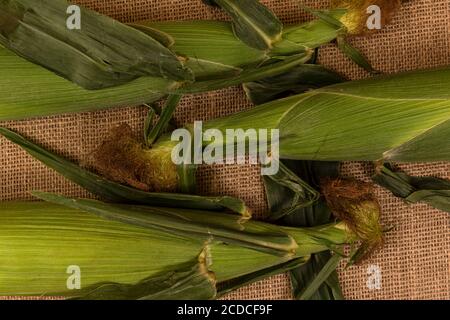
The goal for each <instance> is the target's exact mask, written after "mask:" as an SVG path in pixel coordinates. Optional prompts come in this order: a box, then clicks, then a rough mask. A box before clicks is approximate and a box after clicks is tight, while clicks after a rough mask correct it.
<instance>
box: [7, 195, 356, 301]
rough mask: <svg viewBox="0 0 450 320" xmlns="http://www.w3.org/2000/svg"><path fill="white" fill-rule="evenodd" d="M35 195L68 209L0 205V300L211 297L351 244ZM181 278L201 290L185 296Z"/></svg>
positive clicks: (198, 214)
mask: <svg viewBox="0 0 450 320" xmlns="http://www.w3.org/2000/svg"><path fill="white" fill-rule="evenodd" d="M37 195H38V196H39V197H41V198H45V199H47V200H50V201H53V202H59V203H64V205H67V206H69V207H72V208H67V207H62V206H59V205H54V204H49V203H43V202H29V203H2V204H1V205H0V211H1V214H0V221H1V223H0V228H1V230H2V232H1V233H0V239H1V241H0V243H1V245H0V256H1V260H2V261H3V263H2V265H1V266H0V278H1V281H0V294H2V295H42V294H45V295H53V294H58V295H63V296H68V297H70V296H72V297H81V298H82V297H83V296H85V295H87V297H89V296H90V297H92V298H95V297H97V298H98V297H108V298H113V297H117V295H121V297H122V298H137V297H136V296H135V294H136V293H139V295H141V294H142V296H141V297H139V298H145V297H147V298H162V297H164V298H169V297H170V298H172V299H173V298H184V299H186V298H198V297H202V298H205V297H206V296H208V297H211V298H213V297H214V292H215V291H214V287H213V286H212V285H211V284H215V283H216V282H217V283H218V284H220V283H226V281H229V280H231V281H232V283H233V284H234V285H235V286H236V285H238V284H239V283H246V281H250V279H251V277H252V276H253V277H255V279H259V278H261V277H263V276H264V273H263V272H265V271H267V272H268V274H271V273H273V272H276V270H285V268H289V267H292V264H294V265H299V264H300V263H301V262H302V261H304V260H305V259H307V257H308V256H309V255H310V254H311V253H313V252H318V251H322V250H326V249H327V248H328V247H329V246H330V245H331V244H334V245H341V244H344V243H351V242H353V241H355V240H357V239H356V238H355V237H354V235H353V234H352V233H351V232H350V231H349V230H348V229H347V228H345V226H343V225H342V224H330V225H327V226H321V227H317V228H311V229H295V228H285V227H278V226H272V225H268V224H264V223H260V222H254V221H249V222H247V223H245V224H240V223H239V222H238V221H237V219H236V217H234V216H233V215H224V214H219V215H216V214H215V213H213V212H207V211H189V210H177V209H169V208H165V209H161V208H159V209H158V208H152V207H137V206H125V205H112V204H104V203H101V202H97V201H93V200H82V199H79V200H75V199H67V198H64V197H61V196H56V195H51V194H42V193H38V194H37ZM75 208H83V209H82V211H87V212H90V213H93V214H94V215H91V214H88V213H83V212H81V211H80V210H79V209H75ZM101 216H102V217H107V218H108V220H106V219H103V218H101ZM205 216H206V217H208V219H207V220H205V219H204V218H205ZM230 235H232V238H229V236H230ZM235 236H236V237H235ZM265 237H267V238H265ZM228 240H231V241H230V242H229V241H228ZM266 240H267V241H266ZM205 244H206V247H205ZM202 254H203V255H202ZM199 258H200V260H199ZM206 258H207V259H209V260H204V259H206ZM302 259H303V260H302ZM289 261H291V262H292V264H291V265H290V266H289V265H288V264H287V263H288V262H289ZM69 266H78V267H79V269H80V275H81V278H80V279H81V287H82V290H85V291H79V290H68V289H67V287H66V286H67V280H68V277H69V276H70V274H67V273H66V272H67V271H66V270H67V269H68V267H69ZM205 266H206V268H205ZM170 275H171V276H170ZM158 279H159V281H158ZM193 279H194V280H195V282H196V283H197V284H195V283H194V282H193V281H194V280H193ZM214 279H215V280H214ZM185 281H190V283H192V286H194V287H196V288H197V289H198V290H202V292H197V293H196V294H194V293H195V292H193V291H192V290H191V289H192V288H189V286H185V285H183V283H185ZM232 287H233V285H230V284H229V285H228V287H227V286H225V288H232ZM131 288H134V289H136V290H137V291H133V290H131ZM200 288H203V289H200ZM224 290H227V289H224ZM169 293H170V294H174V295H173V296H171V295H169ZM166 294H167V295H166ZM130 295H132V296H131V297H130Z"/></svg>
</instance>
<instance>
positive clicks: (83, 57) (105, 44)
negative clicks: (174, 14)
mask: <svg viewBox="0 0 450 320" xmlns="http://www.w3.org/2000/svg"><path fill="white" fill-rule="evenodd" d="M69 6H70V3H68V2H67V1H65V0H41V1H35V0H2V1H0V21H1V23H0V44H3V45H4V46H5V47H7V48H8V49H10V50H12V51H14V52H15V53H17V54H18V55H20V56H22V57H24V58H26V59H28V60H30V61H32V62H34V63H37V64H39V65H41V66H43V67H45V68H47V69H49V70H51V71H53V72H55V73H57V74H58V75H61V76H63V77H64V78H66V79H69V80H71V81H72V82H74V83H76V84H78V85H80V86H81V87H83V88H85V89H101V88H107V87H112V86H116V85H120V84H124V83H127V82H130V81H131V80H133V79H136V78H138V77H141V76H156V77H163V78H167V79H171V80H176V81H186V80H189V81H191V80H194V76H193V74H192V72H191V71H190V70H189V69H187V68H185V67H184V66H183V65H182V63H181V62H180V60H179V59H178V57H177V56H176V55H175V54H174V53H173V52H171V51H170V50H169V49H168V48H166V47H164V46H163V45H162V44H161V43H160V42H158V41H157V40H155V39H153V38H152V37H151V36H149V35H148V34H146V33H143V32H141V31H138V30H137V29H134V28H132V27H130V26H127V25H125V24H122V23H119V22H118V21H115V20H113V19H111V18H109V17H106V16H103V15H100V14H98V13H95V12H93V11H90V10H87V9H83V8H81V15H80V17H81V19H80V20H81V25H80V28H79V29H73V30H72V29H69V28H68V26H67V23H68V22H67V20H68V19H69V14H68V13H67V10H68V8H69ZM33 44H34V45H33Z"/></svg>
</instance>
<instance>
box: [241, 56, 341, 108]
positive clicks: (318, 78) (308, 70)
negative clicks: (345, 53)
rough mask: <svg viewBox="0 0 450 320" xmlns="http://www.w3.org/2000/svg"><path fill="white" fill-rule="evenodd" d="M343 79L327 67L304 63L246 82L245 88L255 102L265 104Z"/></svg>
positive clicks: (248, 95)
mask: <svg viewBox="0 0 450 320" xmlns="http://www.w3.org/2000/svg"><path fill="white" fill-rule="evenodd" d="M343 81H344V79H343V78H342V77H341V76H340V75H338V74H337V73H335V72H333V71H331V70H329V69H327V68H325V67H322V66H319V65H314V64H303V65H299V66H297V67H295V68H293V69H291V70H289V71H287V72H285V73H282V74H279V75H276V76H274V77H269V78H265V79H261V80H258V81H255V82H249V83H245V84H244V90H245V92H246V94H247V97H248V98H249V99H250V100H251V101H252V102H253V103H255V104H263V103H266V102H269V101H272V100H276V99H280V98H284V97H286V96H289V95H292V94H299V93H303V92H305V91H308V90H311V89H318V88H321V87H324V86H328V85H332V84H335V83H340V82H343Z"/></svg>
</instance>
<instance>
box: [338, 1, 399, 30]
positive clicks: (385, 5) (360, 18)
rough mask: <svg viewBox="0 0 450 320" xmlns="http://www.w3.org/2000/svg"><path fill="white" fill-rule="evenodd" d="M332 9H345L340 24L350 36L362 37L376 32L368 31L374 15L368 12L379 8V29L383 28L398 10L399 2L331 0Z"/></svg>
mask: <svg viewBox="0 0 450 320" xmlns="http://www.w3.org/2000/svg"><path fill="white" fill-rule="evenodd" d="M331 5H332V7H334V8H345V9H347V10H348V11H347V14H345V15H344V16H343V17H342V18H341V22H342V23H343V24H344V25H345V26H346V28H347V31H348V32H349V34H351V35H363V34H367V33H369V32H373V31H378V30H377V29H376V28H375V29H369V28H368V26H367V23H368V19H369V18H370V15H371V14H376V13H375V12H373V11H372V10H370V9H371V8H372V7H373V6H378V7H379V8H380V14H381V17H380V22H381V25H380V27H381V28H383V27H385V26H386V25H387V24H389V22H390V21H391V19H392V17H393V16H394V14H395V12H396V11H397V10H398V9H399V8H400V5H401V0H333V1H332V2H331Z"/></svg>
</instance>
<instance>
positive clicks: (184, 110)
mask: <svg viewBox="0 0 450 320" xmlns="http://www.w3.org/2000/svg"><path fill="white" fill-rule="evenodd" d="M75 2H77V3H79V4H82V5H85V6H87V7H89V8H91V9H94V10H97V11H99V12H102V13H104V14H107V15H110V16H112V17H114V18H116V19H118V20H120V21H124V22H131V21H137V20H144V19H151V20H155V21H162V20H189V19H224V18H225V15H224V14H223V13H221V12H220V11H218V10H216V9H213V8H210V7H207V6H205V5H203V4H202V3H201V1H200V0H180V1H176V2H174V1H169V0H78V1H75ZM262 2H263V3H265V4H266V5H268V6H269V7H270V8H271V9H273V10H274V12H275V13H276V14H277V16H279V17H280V18H281V20H282V21H283V22H284V23H287V24H289V23H296V22H299V21H304V20H306V19H308V18H309V17H310V16H308V15H306V14H305V13H304V12H302V10H301V9H300V8H299V6H298V4H297V1H277V0H265V1H262ZM302 3H303V4H305V5H308V6H310V7H315V8H325V7H326V6H327V5H329V1H325V0H320V1H313V0H307V1H306V0H302ZM449 6H450V1H449V0H414V1H408V2H406V3H404V4H403V6H402V9H401V10H400V12H399V13H398V14H397V15H396V17H394V19H393V21H392V22H391V24H390V25H389V26H388V27H386V28H384V29H383V30H382V31H381V32H379V33H376V34H374V35H372V36H371V37H370V38H355V39H353V40H352V43H353V44H354V45H355V46H356V47H358V48H361V49H362V51H363V52H364V53H365V54H366V55H367V56H368V58H369V60H370V61H371V62H372V63H373V65H374V67H375V69H377V70H381V71H384V72H398V71H403V70H413V69H418V68H427V67H433V66H444V65H449V64H450V32H449V31H450V30H449V28H450V14H449V12H450V11H449ZM320 61H321V62H322V63H323V64H325V65H326V66H328V67H331V68H332V69H334V70H337V71H339V72H341V73H342V74H345V75H346V76H348V77H350V78H351V79H360V78H363V77H366V76H367V74H366V73H365V72H364V71H363V70H361V69H359V68H358V67H356V66H355V65H354V64H353V63H352V62H350V61H349V60H347V59H346V58H345V57H343V55H342V54H341V53H340V52H338V50H337V49H335V48H334V47H333V46H327V47H325V48H323V49H322V50H321V53H320ZM18 94H20V92H19V93H18ZM250 107H251V105H250V104H249V103H248V102H247V101H246V100H245V97H244V93H243V92H242V90H241V89H238V88H230V89H226V90H221V91H217V92H211V93H206V94H201V95H196V96H186V97H184V99H183V101H182V103H181V106H180V107H179V109H178V111H177V114H176V120H177V123H178V124H179V125H182V124H184V123H190V122H193V121H194V120H207V119H212V118H216V117H219V116H224V115H228V114H231V113H234V112H236V111H239V110H242V109H245V108H250ZM145 115H146V109H145V108H142V107H140V108H123V109H116V110H109V111H99V112H93V113H82V114H72V115H63V116H55V117H47V118H41V119H35V120H26V121H17V122H3V123H0V125H1V126H6V127H8V128H11V129H15V130H17V131H18V132H20V133H22V134H24V135H25V136H27V137H28V138H31V139H33V140H34V141H36V142H38V143H40V144H42V145H44V146H46V147H48V148H50V149H51V150H55V151H57V152H58V153H60V154H62V155H65V156H67V157H68V158H70V159H73V160H78V161H82V160H84V159H86V158H88V155H89V153H90V152H92V150H94V148H95V147H96V146H98V145H99V144H100V143H101V142H102V141H103V140H104V139H105V138H106V137H107V134H108V131H109V130H110V129H111V128H112V127H115V126H117V125H118V124H120V123H123V122H126V123H129V124H130V125H131V126H132V128H133V130H135V131H136V134H141V132H142V127H143V122H144V118H145ZM0 149H1V155H2V156H1V157H0V181H1V182H2V183H1V184H0V197H1V200H12V199H31V196H30V194H29V193H28V192H29V191H30V190H42V191H52V192H59V193H62V194H65V195H69V196H89V195H88V194H87V193H86V192H85V191H83V190H81V189H80V188H79V187H77V186H75V185H73V184H72V183H70V182H68V181H66V180H65V179H64V178H62V177H60V176H59V175H58V174H56V173H54V172H53V171H52V170H50V169H47V168H45V167H44V166H43V165H42V164H40V163H39V162H38V161H36V160H34V159H32V158H31V157H30V156H28V155H26V154H25V152H23V151H22V150H20V149H19V148H18V147H17V146H13V145H12V144H11V143H9V142H7V141H6V139H4V138H1V139H0ZM401 168H402V169H403V170H405V171H406V172H408V173H410V174H413V175H435V176H439V177H444V178H450V164H449V163H444V162H442V163H432V164H431V163H428V164H408V165H402V166H401ZM342 169H343V174H344V175H345V176H349V177H355V178H358V179H361V180H365V181H369V177H370V175H371V174H372V168H371V166H369V165H367V164H363V163H345V164H344V165H343V168H342ZM259 174H260V170H259V168H258V167H257V166H250V165H248V166H247V165H242V166H238V165H230V166H226V167H225V166H213V167H207V166H204V167H202V168H201V170H200V171H199V173H198V179H199V182H200V185H199V189H200V190H199V191H200V192H201V193H202V194H205V195H217V194H226V195H230V196H237V197H240V198H242V199H243V200H245V201H246V202H247V204H248V205H249V206H250V208H251V209H252V210H253V211H254V212H255V214H262V213H263V212H264V211H265V210H266V209H267V208H266V199H265V196H264V190H263V186H262V183H261V179H260V176H259ZM375 191H376V194H377V196H378V199H379V201H380V204H381V209H382V216H381V218H382V223H383V224H384V225H395V229H394V230H393V231H391V232H390V233H389V234H387V235H386V238H385V245H384V247H383V250H381V251H379V252H377V253H376V254H374V255H373V256H371V258H370V259H369V260H367V261H364V262H363V263H362V264H361V265H358V266H355V267H352V268H350V269H348V270H345V271H343V268H341V269H340V279H341V284H342V287H343V291H344V295H345V297H346V298H348V299H450V272H449V255H450V236H449V232H448V231H449V227H450V215H448V213H443V212H440V211H438V210H435V209H432V208H431V207H428V206H426V205H422V204H418V205H406V204H404V203H403V202H402V201H401V200H400V199H397V198H394V197H392V196H391V195H390V193H388V192H387V191H384V190H382V189H381V188H379V187H376V189H375ZM370 265H376V266H378V267H379V268H380V270H381V272H382V273H381V275H382V287H381V289H380V290H370V289H369V288H368V287H367V280H368V276H369V275H368V274H367V271H368V267H369V266H370ZM226 298H227V299H290V298H292V295H291V289H290V284H289V278H288V276H287V275H279V276H275V277H272V278H270V279H267V280H264V281H261V282H258V283H255V284H253V285H250V286H248V287H246V288H242V289H240V290H238V291H236V292H233V293H231V294H229V295H227V296H226Z"/></svg>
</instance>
